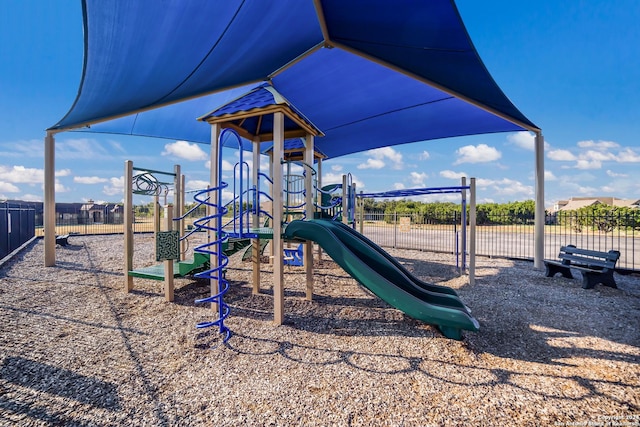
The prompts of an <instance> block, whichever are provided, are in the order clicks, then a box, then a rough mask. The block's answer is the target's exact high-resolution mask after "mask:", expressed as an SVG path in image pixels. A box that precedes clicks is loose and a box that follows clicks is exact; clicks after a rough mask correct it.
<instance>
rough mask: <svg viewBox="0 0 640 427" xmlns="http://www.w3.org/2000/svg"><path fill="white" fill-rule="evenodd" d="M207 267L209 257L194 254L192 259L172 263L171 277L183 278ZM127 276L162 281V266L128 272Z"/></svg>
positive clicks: (197, 253)
mask: <svg viewBox="0 0 640 427" xmlns="http://www.w3.org/2000/svg"><path fill="white" fill-rule="evenodd" d="M208 265H209V255H207V254H202V253H199V252H196V253H195V254H194V257H193V259H191V260H185V261H174V263H173V277H174V278H176V277H185V276H187V275H189V274H191V273H193V272H197V271H198V270H203V269H206V268H207V267H208ZM129 276H131V277H140V278H143V279H151V280H164V264H156V265H152V266H150V267H144V268H138V269H136V270H131V271H129Z"/></svg>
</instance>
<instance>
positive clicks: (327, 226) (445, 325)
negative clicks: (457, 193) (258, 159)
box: [284, 220, 480, 340]
mask: <svg viewBox="0 0 640 427" xmlns="http://www.w3.org/2000/svg"><path fill="white" fill-rule="evenodd" d="M284 237H285V238H289V239H294V238H297V239H304V240H312V241H314V242H317V243H318V244H319V245H320V246H321V247H322V248H323V249H324V251H325V252H326V253H327V254H328V255H329V256H330V257H331V258H332V259H333V260H334V261H335V262H336V263H338V265H340V266H341V267H342V268H343V269H344V270H345V271H346V272H347V273H349V275H351V277H353V278H354V279H356V280H357V281H358V282H360V283H361V284H362V285H363V286H365V287H366V288H367V289H369V290H370V291H371V292H373V293H374V294H375V295H377V296H378V297H380V298H382V299H383V300H385V301H386V302H388V303H389V304H390V305H392V306H393V307H395V308H397V309H399V310H401V311H403V312H405V313H406V314H407V315H409V316H411V317H413V318H414V319H418V320H421V321H423V322H425V323H429V324H433V325H437V326H438V328H439V329H440V331H441V332H442V333H443V334H444V335H445V336H446V337H447V338H452V339H458V340H459V339H461V338H462V333H461V331H462V330H468V331H478V330H479V327H480V325H479V323H478V321H477V320H476V319H474V318H473V317H472V316H471V314H470V312H469V310H468V309H467V307H466V306H465V305H464V304H463V303H462V301H461V300H460V298H459V297H458V296H457V294H456V292H455V291H453V289H450V288H446V287H443V286H437V285H430V284H426V283H425V282H422V281H420V280H419V279H417V278H415V277H414V276H412V275H411V273H409V272H408V271H407V270H406V269H405V268H404V267H402V266H401V265H400V263H398V262H397V260H393V261H392V259H393V257H391V255H389V254H388V253H386V252H385V251H384V250H382V249H381V248H380V247H379V246H377V245H375V244H374V243H373V242H371V241H370V240H368V239H366V238H364V236H362V235H361V234H360V233H358V232H356V231H355V230H347V229H345V227H343V226H341V225H339V224H338V223H336V222H332V221H327V220H305V221H301V220H296V221H292V222H291V223H290V224H289V225H288V226H287V228H286V229H285V232H284ZM442 288H444V289H442Z"/></svg>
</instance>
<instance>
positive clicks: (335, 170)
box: [331, 165, 343, 172]
mask: <svg viewBox="0 0 640 427" xmlns="http://www.w3.org/2000/svg"><path fill="white" fill-rule="evenodd" d="M342 169H343V167H342V165H333V166H331V170H332V171H334V172H340V171H341V170H342Z"/></svg>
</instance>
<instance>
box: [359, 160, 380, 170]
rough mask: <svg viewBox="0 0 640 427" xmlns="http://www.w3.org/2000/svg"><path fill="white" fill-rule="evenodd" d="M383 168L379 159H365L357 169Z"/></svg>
mask: <svg viewBox="0 0 640 427" xmlns="http://www.w3.org/2000/svg"><path fill="white" fill-rule="evenodd" d="M384 166H385V163H384V161H382V160H380V159H367V161H366V162H365V163H360V164H359V165H358V166H357V168H358V169H382V168H383V167H384Z"/></svg>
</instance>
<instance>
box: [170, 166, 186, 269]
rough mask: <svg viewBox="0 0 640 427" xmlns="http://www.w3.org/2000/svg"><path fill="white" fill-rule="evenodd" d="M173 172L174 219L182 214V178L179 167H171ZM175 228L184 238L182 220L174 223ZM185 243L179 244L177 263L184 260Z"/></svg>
mask: <svg viewBox="0 0 640 427" xmlns="http://www.w3.org/2000/svg"><path fill="white" fill-rule="evenodd" d="M173 172H174V173H175V175H176V176H175V177H174V183H175V184H174V190H173V191H174V193H173V215H174V217H175V218H181V217H182V214H183V212H184V176H183V175H182V173H181V171H180V165H174V166H173ZM175 227H177V228H176V229H177V230H178V233H180V238H182V236H184V220H183V219H179V220H178V221H176V224H175ZM186 243H187V242H186V241H182V242H180V259H179V261H182V260H184V255H185V253H184V252H185V251H186Z"/></svg>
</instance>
